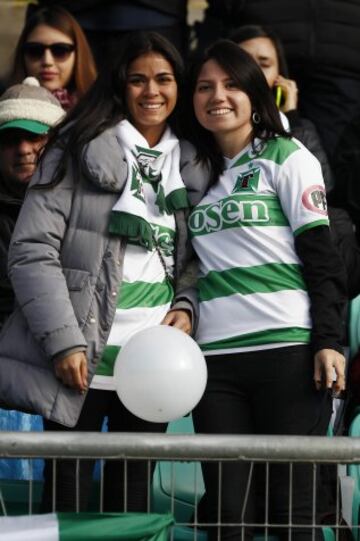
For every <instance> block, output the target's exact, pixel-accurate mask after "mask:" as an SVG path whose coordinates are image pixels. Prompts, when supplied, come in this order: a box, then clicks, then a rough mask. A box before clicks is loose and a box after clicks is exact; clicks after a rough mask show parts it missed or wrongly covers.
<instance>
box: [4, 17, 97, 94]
mask: <svg viewBox="0 0 360 541" xmlns="http://www.w3.org/2000/svg"><path fill="white" fill-rule="evenodd" d="M41 24H45V25H46V26H50V27H52V28H55V29H56V30H59V31H60V32H62V33H63V34H66V35H67V36H68V37H69V38H70V39H71V40H72V41H73V43H74V45H75V64H74V71H73V75H72V78H71V81H70V85H69V87H70V88H69V89H70V90H73V91H75V92H76V95H77V97H78V98H81V97H82V96H83V95H84V94H85V93H86V92H87V90H88V89H89V88H90V86H91V85H92V84H93V82H94V81H95V79H96V75H97V72H96V67H95V61H94V58H93V55H92V52H91V49H90V46H89V44H88V42H87V39H86V37H85V34H84V32H83V31H82V29H81V27H80V25H79V23H78V22H77V21H76V20H75V19H74V17H73V16H72V15H71V14H70V13H69V12H68V11H66V10H65V9H63V8H62V7H60V6H51V7H42V8H36V9H35V10H34V11H32V12H31V14H30V16H29V18H28V19H27V20H26V22H25V26H24V28H23V30H22V32H21V34H20V37H19V39H18V43H17V45H16V49H15V56H14V63H13V67H12V72H11V74H10V84H13V85H14V84H17V83H21V81H23V79H24V78H25V77H26V76H27V75H28V73H27V72H26V68H25V61H24V44H25V43H26V42H27V39H28V36H29V35H30V34H31V32H32V31H33V30H34V29H35V28H36V27H37V26H39V25H41Z"/></svg>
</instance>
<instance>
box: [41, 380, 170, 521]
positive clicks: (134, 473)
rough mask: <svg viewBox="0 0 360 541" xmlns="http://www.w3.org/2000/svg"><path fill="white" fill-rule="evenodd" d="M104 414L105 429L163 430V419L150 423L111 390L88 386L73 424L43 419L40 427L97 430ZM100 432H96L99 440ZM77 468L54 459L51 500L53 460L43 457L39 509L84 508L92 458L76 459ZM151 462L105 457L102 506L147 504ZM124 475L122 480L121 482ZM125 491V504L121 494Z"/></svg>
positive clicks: (121, 508) (139, 507) (112, 509)
mask: <svg viewBox="0 0 360 541" xmlns="http://www.w3.org/2000/svg"><path fill="white" fill-rule="evenodd" d="M106 416H107V417H108V431H109V432H160V433H162V432H165V430H166V426H167V425H166V424H165V423H150V422H148V421H143V420H142V419H139V418H138V417H136V416H135V415H132V413H130V412H129V411H128V410H127V409H126V408H125V406H123V404H122V403H121V402H120V400H119V398H118V396H117V394H116V393H115V392H114V391H100V390H95V389H90V390H89V392H88V395H87V397H86V400H85V404H84V407H83V409H82V411H81V415H80V418H79V421H78V423H77V425H76V426H75V427H73V428H67V427H64V426H62V425H59V424H57V423H54V422H52V421H48V420H45V419H44V430H50V431H63V430H66V431H81V432H86V431H100V430H101V427H102V424H103V421H104V418H105V417H106ZM100 438H101V435H100V434H99V440H100ZM78 464H79V471H78V472H77V463H76V461H75V460H57V461H56V474H55V477H56V492H55V501H53V499H54V498H53V494H54V492H53V461H52V460H46V461H45V468H44V491H43V498H42V506H41V511H42V512H43V513H48V512H52V511H53V510H54V511H55V510H56V511H75V510H76V502H77V488H76V485H77V477H78V502H79V508H80V509H79V510H80V511H86V510H87V506H88V500H89V494H90V491H91V484H92V476H93V470H94V464H95V461H94V460H80V461H79V463H78ZM154 467H155V464H151V465H149V462H148V461H144V460H142V461H141V460H133V461H130V460H129V461H127V462H126V464H124V461H119V460H108V461H106V463H105V467H104V501H103V505H104V507H103V509H104V511H108V512H121V511H138V512H145V511H146V510H147V507H148V505H149V502H148V492H149V491H148V488H149V480H151V478H152V473H153V470H154ZM125 479H126V482H125ZM125 492H126V505H125V496H124V493H125Z"/></svg>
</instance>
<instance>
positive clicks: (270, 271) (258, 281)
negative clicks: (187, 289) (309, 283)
mask: <svg viewBox="0 0 360 541" xmlns="http://www.w3.org/2000/svg"><path fill="white" fill-rule="evenodd" d="M197 286H198V290H199V299H200V302H203V301H209V300H212V299H216V298H219V297H227V296H229V295H234V294H240V295H250V294H252V293H274V292H275V291H283V290H287V289H302V290H306V286H305V283H304V280H303V277H302V273H301V266H300V265H298V264H285V263H269V264H267V265H257V266H254V267H238V268H232V269H227V270H224V271H210V272H209V273H208V274H207V275H206V276H205V277H204V278H199V280H198V282H197Z"/></svg>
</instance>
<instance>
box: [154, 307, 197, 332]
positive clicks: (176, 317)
mask: <svg viewBox="0 0 360 541" xmlns="http://www.w3.org/2000/svg"><path fill="white" fill-rule="evenodd" d="M161 325H170V327H176V328H177V329H180V330H181V331H184V332H186V333H187V334H190V333H191V329H192V323H191V315H190V312H189V311H188V310H170V312H168V313H167V314H166V316H165V317H164V319H163V320H162V322H161Z"/></svg>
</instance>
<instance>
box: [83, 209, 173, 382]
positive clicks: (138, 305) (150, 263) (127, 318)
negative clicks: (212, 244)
mask: <svg viewBox="0 0 360 541" xmlns="http://www.w3.org/2000/svg"><path fill="white" fill-rule="evenodd" d="M157 222H158V223H156V224H154V223H152V224H151V226H152V228H153V232H154V237H155V238H156V243H157V245H158V247H159V249H160V250H161V253H162V256H163V259H164V262H165V264H166V269H167V273H168V274H170V275H173V271H174V244H175V218H174V215H173V214H171V215H166V214H164V215H161V216H159V217H158V219H157ZM160 222H161V223H162V225H160ZM173 296H174V290H173V287H172V285H171V283H170V282H169V280H168V279H167V277H166V276H165V270H164V267H163V265H162V263H161V260H160V256H159V253H158V251H157V250H156V249H154V250H152V251H149V250H146V249H145V248H144V247H143V246H139V245H137V244H132V243H130V242H128V244H127V247H126V251H125V258H124V270H123V281H122V284H121V286H120V290H119V292H118V295H117V307H116V312H115V318H114V321H113V324H112V327H111V330H110V335H109V338H108V342H107V345H106V348H105V350H104V352H103V355H102V358H101V361H100V364H99V366H98V367H97V370H96V374H95V376H94V378H93V380H92V382H91V388H93V389H104V390H115V384H114V378H113V370H114V363H115V360H116V357H117V354H118V353H119V351H120V349H121V347H122V346H124V345H125V343H126V342H127V341H128V340H129V339H130V338H131V337H132V336H133V335H134V334H135V333H136V332H138V331H140V330H142V329H145V328H147V327H152V326H153V325H159V324H160V323H161V321H162V320H163V319H164V317H165V315H166V313H167V312H168V310H169V308H170V305H171V302H172V300H173Z"/></svg>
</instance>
